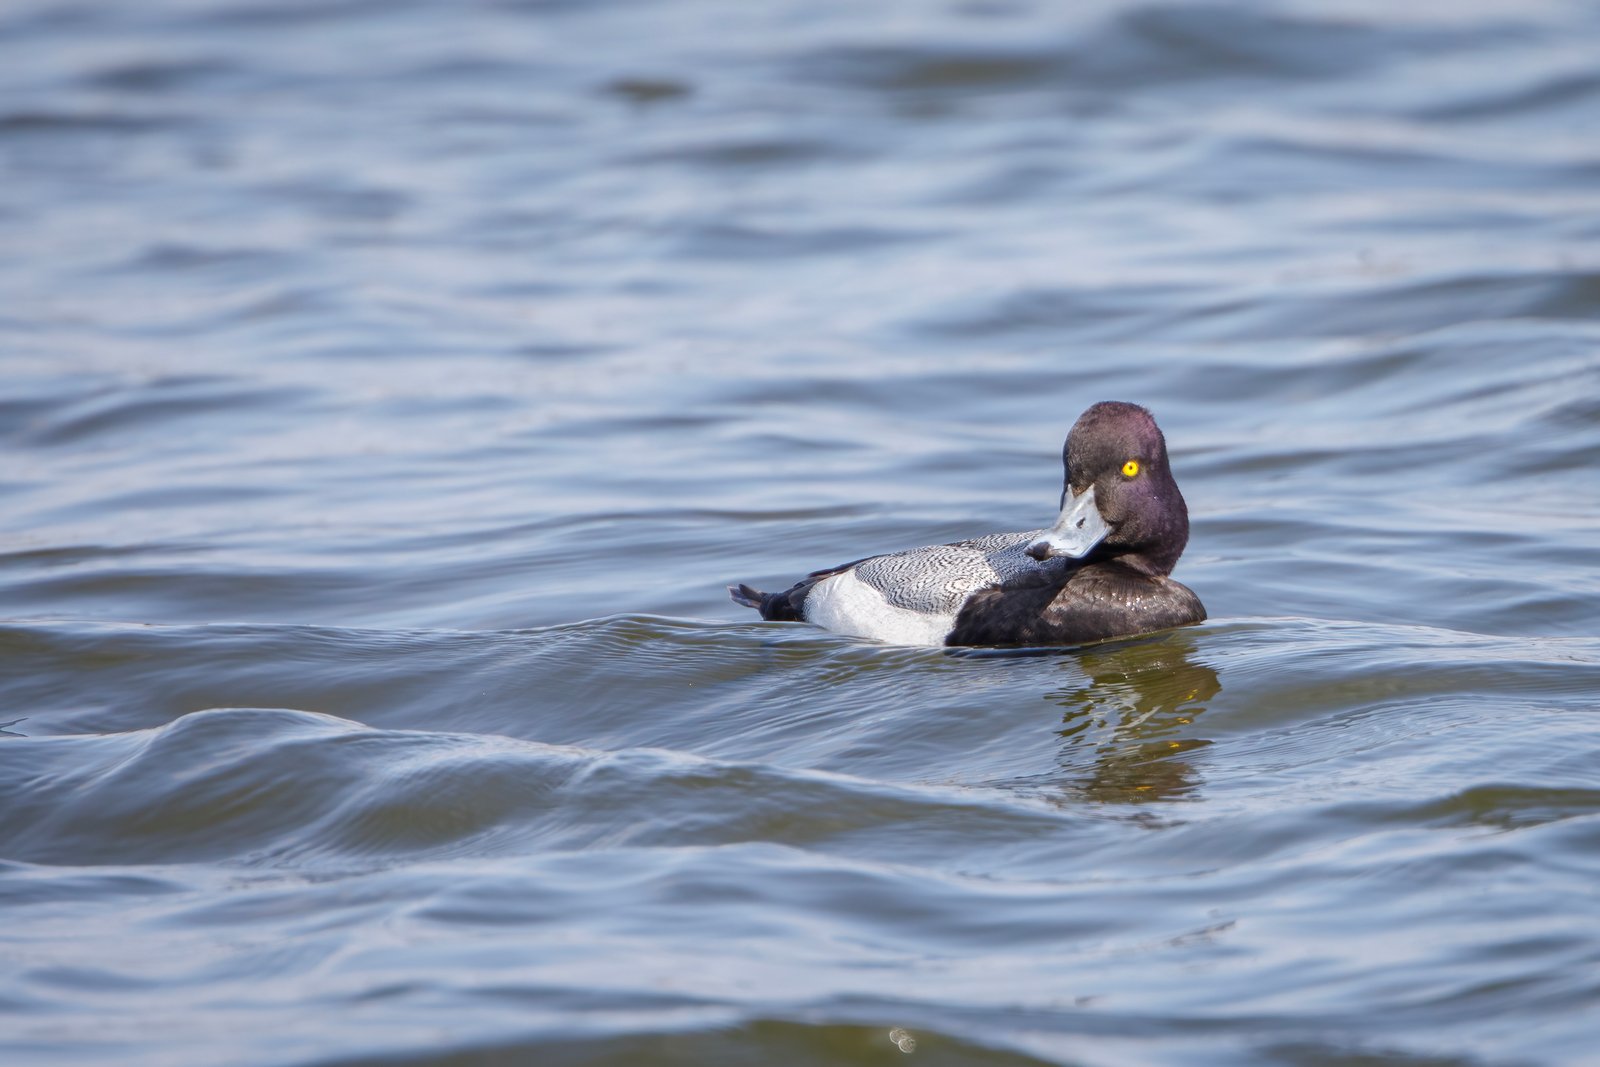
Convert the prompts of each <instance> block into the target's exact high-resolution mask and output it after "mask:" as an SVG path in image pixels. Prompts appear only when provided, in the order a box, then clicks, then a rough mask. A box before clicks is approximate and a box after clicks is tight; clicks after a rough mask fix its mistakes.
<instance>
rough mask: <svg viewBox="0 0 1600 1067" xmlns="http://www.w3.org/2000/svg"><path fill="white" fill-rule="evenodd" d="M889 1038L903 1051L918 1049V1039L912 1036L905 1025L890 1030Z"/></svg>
mask: <svg viewBox="0 0 1600 1067" xmlns="http://www.w3.org/2000/svg"><path fill="white" fill-rule="evenodd" d="M889 1040H890V1041H893V1042H894V1043H895V1047H896V1048H898V1049H899V1050H900V1051H901V1052H915V1051H917V1039H916V1038H914V1037H912V1036H911V1034H910V1033H909V1032H908V1031H907V1030H906V1029H905V1028H904V1027H900V1026H897V1027H895V1028H894V1029H893V1030H890V1031H889Z"/></svg>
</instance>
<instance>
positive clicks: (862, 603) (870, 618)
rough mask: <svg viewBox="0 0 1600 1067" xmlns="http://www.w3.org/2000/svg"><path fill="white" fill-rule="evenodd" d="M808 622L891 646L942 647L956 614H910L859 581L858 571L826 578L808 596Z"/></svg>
mask: <svg viewBox="0 0 1600 1067" xmlns="http://www.w3.org/2000/svg"><path fill="white" fill-rule="evenodd" d="M805 614H806V621H807V622H810V623H814V624H815V625H817V626H821V627H824V628H826V629H829V630H832V631H833V632H834V633H841V634H848V635H849V636H851V637H868V638H871V639H873V640H875V641H883V642H886V643H888V644H891V645H942V644H944V639H945V635H947V634H948V633H949V632H950V630H951V629H952V628H953V627H954V626H955V624H956V612H955V611H942V612H928V611H911V610H909V609H907V608H901V607H896V606H895V605H893V604H891V603H889V602H888V601H887V600H886V599H884V595H883V593H881V592H880V591H878V590H877V589H875V588H873V587H872V586H870V585H868V584H867V583H866V582H863V581H862V580H861V579H860V578H857V577H856V572H855V568H853V567H852V568H851V569H850V570H847V571H844V572H842V573H840V574H835V575H833V576H832V577H831V578H824V579H823V580H822V581H820V582H818V583H817V584H816V585H814V586H812V587H811V592H810V593H808V594H807V595H806V604H805Z"/></svg>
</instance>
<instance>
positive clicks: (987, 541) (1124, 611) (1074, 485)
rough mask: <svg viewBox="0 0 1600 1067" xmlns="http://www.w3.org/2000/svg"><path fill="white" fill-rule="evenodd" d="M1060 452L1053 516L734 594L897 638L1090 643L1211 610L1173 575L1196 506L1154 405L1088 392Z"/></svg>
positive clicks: (1183, 621) (847, 630)
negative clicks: (1095, 397)
mask: <svg viewBox="0 0 1600 1067" xmlns="http://www.w3.org/2000/svg"><path fill="white" fill-rule="evenodd" d="M1061 463H1062V467H1063V469H1064V474H1063V478H1062V489H1061V503H1060V511H1059V514H1058V515H1057V516H1056V520H1055V522H1054V523H1053V524H1052V525H1051V526H1049V527H1048V528H1045V529H1041V530H1033V531H1027V532H1020V533H996V534H989V535H987V536H984V537H976V538H972V539H969V540H965V541H955V542H951V543H948V544H942V545H928V546H925V547H922V548H912V549H906V550H904V551H901V552H891V553H887V554H884V555H878V556H867V557H865V558H863V559H858V560H854V561H852V562H850V563H843V564H840V565H839V566H837V567H828V568H825V569H823V570H817V571H812V572H811V573H810V574H808V575H806V577H804V578H802V579H800V581H798V582H796V583H795V584H794V585H792V586H790V587H789V588H788V589H786V590H784V591H783V592H779V593H764V592H761V591H760V590H758V589H754V588H752V587H750V586H749V585H746V584H744V583H742V582H741V583H739V584H737V585H730V586H728V593H729V596H730V597H732V599H733V601H734V603H736V604H740V605H742V606H744V607H748V608H754V609H755V610H756V611H758V612H760V613H761V617H762V618H763V619H767V620H771V621H776V622H805V623H810V624H811V625H813V626H820V627H822V628H823V629H826V630H831V631H833V632H835V633H838V634H843V635H847V636H851V637H859V638H866V639H870V640H875V641H880V642H883V643H886V644H892V645H941V646H1030V647H1031V646H1054V645H1087V644H1093V643H1096V642H1100V641H1106V640H1110V639H1113V638H1121V637H1132V636H1135V635H1139V634H1147V633H1154V632H1157V631H1160V630H1168V629H1172V628H1174V627H1178V626H1188V625H1192V624H1194V623H1198V622H1203V621H1205V618H1206V609H1205V606H1204V605H1203V604H1201V602H1200V598H1199V597H1198V596H1197V595H1196V594H1195V593H1194V591H1193V590H1192V589H1190V588H1189V587H1188V586H1186V585H1183V584H1182V583H1180V582H1177V581H1174V580H1173V579H1172V577H1171V574H1172V569H1173V567H1175V566H1176V565H1177V562H1178V559H1179V557H1180V556H1182V555H1183V550H1184V548H1185V546H1187V545H1188V543H1189V509H1188V506H1187V505H1186V504H1185V503H1184V499H1183V493H1182V492H1180V491H1179V489H1178V483H1177V481H1176V480H1175V479H1174V478H1173V476H1172V468H1171V465H1170V463H1169V461H1168V458H1167V442H1166V438H1165V437H1164V436H1163V435H1162V433H1161V428H1160V427H1159V426H1157V425H1156V420H1155V417H1154V416H1153V415H1151V414H1150V412H1149V411H1148V410H1147V409H1145V408H1144V407H1141V406H1140V405H1138V404H1131V403H1127V402H1124V401H1115V400H1104V401H1101V402H1099V403H1097V404H1093V405H1091V406H1090V407H1089V408H1088V410H1086V411H1085V412H1084V413H1083V414H1082V415H1080V416H1079V417H1078V420H1077V421H1076V422H1075V423H1073V425H1072V429H1071V430H1070V431H1069V432H1068V434H1067V440H1066V444H1065V445H1064V446H1063V447H1062V450H1061Z"/></svg>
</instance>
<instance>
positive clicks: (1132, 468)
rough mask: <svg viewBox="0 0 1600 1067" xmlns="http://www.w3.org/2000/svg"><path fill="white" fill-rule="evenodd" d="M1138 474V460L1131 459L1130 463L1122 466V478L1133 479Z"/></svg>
mask: <svg viewBox="0 0 1600 1067" xmlns="http://www.w3.org/2000/svg"><path fill="white" fill-rule="evenodd" d="M1138 473H1139V461H1138V460H1136V459H1130V460H1128V462H1126V463H1124V464H1123V465H1122V476H1123V477H1124V478H1132V477H1133V476H1134V475H1135V474H1138Z"/></svg>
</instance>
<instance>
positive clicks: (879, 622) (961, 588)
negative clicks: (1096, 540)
mask: <svg viewBox="0 0 1600 1067" xmlns="http://www.w3.org/2000/svg"><path fill="white" fill-rule="evenodd" d="M1038 536H1039V534H1038V531H1029V532H1024V533H999V534H989V535H988V536H986V537H978V538H973V539H971V540H968V541H956V542H954V543H951V544H945V545H927V546H925V547H922V548H913V549H908V550H906V551H904V552H894V553H890V554H888V555H884V556H872V557H869V558H867V559H864V560H859V561H857V562H855V563H853V564H846V565H845V566H843V567H839V568H835V569H833V570H829V571H821V572H818V573H817V574H815V575H813V576H811V578H809V579H807V581H808V582H810V583H811V584H810V586H809V588H807V589H806V590H805V592H804V600H803V603H802V604H801V606H800V613H801V615H802V616H803V617H804V618H805V620H806V621H807V622H810V623H813V624H815V625H817V626H822V627H825V628H827V629H829V630H833V631H835V632H836V633H842V634H850V635H851V636H855V637H870V638H874V639H876V640H879V641H887V642H889V643H891V644H900V645H942V644H945V643H946V641H947V639H948V638H949V636H950V633H951V631H952V629H953V628H954V627H955V624H956V619H957V618H958V617H959V615H960V613H961V610H962V608H963V606H964V605H965V604H966V603H967V601H968V600H970V599H971V598H972V597H973V596H974V595H975V594H977V593H979V592H981V591H984V590H1015V589H1031V588H1049V587H1053V586H1059V585H1060V584H1061V583H1062V582H1063V581H1065V579H1066V576H1067V574H1068V573H1070V571H1071V570H1072V561H1070V560H1062V559H1053V560H1049V561H1047V562H1044V563H1040V562H1039V561H1037V560H1035V559H1033V558H1031V557H1029V556H1028V555H1027V553H1026V552H1025V551H1024V550H1025V549H1026V548H1027V547H1028V545H1030V544H1031V543H1033V542H1034V541H1035V540H1037V539H1038ZM804 584H805V583H802V585H804ZM797 588H798V587H797Z"/></svg>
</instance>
